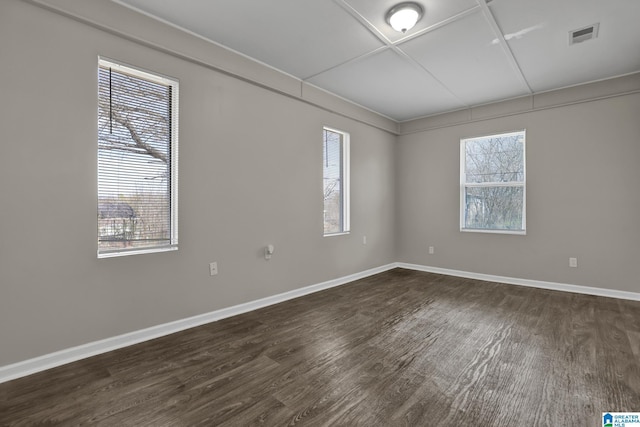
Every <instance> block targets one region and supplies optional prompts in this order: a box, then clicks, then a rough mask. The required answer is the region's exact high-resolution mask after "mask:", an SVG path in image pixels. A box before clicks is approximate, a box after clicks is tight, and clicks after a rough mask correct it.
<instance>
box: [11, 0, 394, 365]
mask: <svg viewBox="0 0 640 427" xmlns="http://www.w3.org/2000/svg"><path fill="white" fill-rule="evenodd" d="M104 3H105V2H103V4H104ZM106 3H110V2H106ZM98 55H103V56H106V57H109V58H113V59H116V60H119V61H123V62H125V63H129V64H132V65H135V66H138V67H141V68H146V69H149V70H153V71H155V72H158V73H162V74H166V75H169V76H172V77H176V78H178V79H179V80H180V167H179V170H180V176H179V198H180V201H179V202H180V203H179V217H180V218H179V220H180V224H179V234H180V236H179V238H180V249H179V251H177V252H170V253H159V254H149V255H137V256H129V257H121V258H110V259H100V260H98V259H97V258H96V248H97V243H96V227H97V222H96V186H97V184H96V181H97V180H96V144H97V142H96V135H97V129H96V120H97V119H96V117H97V110H96V105H97V104H96V102H97V86H96V84H97V59H98ZM0 58H1V66H0V73H1V75H0V85H1V87H0V93H1V94H2V100H3V102H1V103H0V129H1V132H2V133H1V136H0V138H1V141H2V156H0V194H1V195H2V209H1V210H0V224H1V227H2V231H1V233H0V236H1V237H0V294H1V295H0V366H3V365H7V364H10V363H13V362H18V361H21V360H25V359H28V358H32V357H36V356H39V355H43V354H46V353H50V352H54V351H56V350H61V349H65V348H68V347H72V346H76V345H80V344H83V343H87V342H91V341H95V340H99V339H103V338H108V337H112V336H115V335H118V334H122V333H126V332H129V331H135V330H139V329H142V328H145V327H149V326H153V325H158V324H161V323H165V322H169V321H173V320H177V319H182V318H185V317H189V316H193V315H197V314H201V313H206V312H210V311H213V310H216V309H220V308H224V307H229V306H232V305H235V304H239V303H243V302H247V301H252V300H255V299H258V298H262V297H265V296H270V295H274V294H278V293H281V292H285V291H289V290H293V289H296V288H300V287H303V286H307V285H312V284H316V283H320V282H323V281H326V280H330V279H334V278H337V277H342V276H345V275H348V274H352V273H356V272H361V271H364V270H366V269H369V268H373V267H378V266H381V265H385V264H388V263H390V262H393V261H395V253H394V246H393V244H394V243H393V242H394V234H393V231H394V230H393V227H394V225H395V218H394V204H395V203H394V191H393V177H394V176H393V173H394V151H393V150H394V144H395V136H393V135H392V134H390V133H388V132H385V131H381V130H378V129H377V128H375V127H372V126H369V125H366V124H363V123H361V122H360V121H354V120H351V119H348V118H345V117H344V116H341V115H336V114H332V113H330V112H327V111H326V110H323V109H320V108H317V107H315V106H312V105H309V104H307V103H304V102H301V101H299V100H296V99H294V98H292V97H290V96H283V95H282V94H279V93H277V92H274V91H271V90H267V89H264V88H261V87H259V86H256V85H253V84H249V83H247V82H245V81H242V80H239V79H236V78H233V77H230V76H228V75H225V74H221V73H218V72H215V71H212V70H211V69H210V68H207V67H204V66H200V65H196V64H194V63H192V62H190V61H185V60H182V59H178V58H176V57H174V56H172V55H167V54H165V53H161V52H158V51H157V50H154V49H149V48H147V47H143V46H141V45H140V44H137V43H133V42H131V41H127V40H125V39H123V38H120V37H116V36H114V35H110V34H108V33H106V32H103V31H100V30H97V29H95V28H92V27H89V26H87V25H85V24H81V23H79V22H76V21H75V20H71V19H68V18H66V17H63V16H60V15H58V14H54V13H52V12H49V11H46V10H44V9H41V8H39V7H35V6H32V5H29V4H25V3H24V2H21V1H3V2H2V4H1V5H0ZM323 125H327V126H331V127H333V128H337V129H340V130H344V131H347V132H349V133H350V134H351V185H352V187H351V188H352V200H351V214H352V216H351V224H352V233H351V235H346V236H336V237H329V238H325V237H323V236H322V234H323V222H322V221H323V219H322V210H323V202H322V127H323ZM363 235H366V236H367V238H368V244H367V245H366V246H365V245H363V244H362V236H363ZM267 243H272V244H274V245H275V254H274V255H273V258H272V259H271V260H270V261H269V262H267V261H265V259H264V256H263V252H262V251H263V247H264V245H266V244H267ZM210 261H217V262H218V266H219V270H220V274H219V275H218V276H215V277H210V276H209V270H208V264H209V262H210Z"/></svg>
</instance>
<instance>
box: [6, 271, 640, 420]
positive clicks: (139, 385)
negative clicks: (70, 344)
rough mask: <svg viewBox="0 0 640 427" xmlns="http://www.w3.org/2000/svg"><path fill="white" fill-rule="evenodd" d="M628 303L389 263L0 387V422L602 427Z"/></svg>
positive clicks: (623, 405)
mask: <svg viewBox="0 0 640 427" xmlns="http://www.w3.org/2000/svg"><path fill="white" fill-rule="evenodd" d="M603 411H618V412H622V411H640V302H635V301H624V300H616V299H610V298H603V297H595V296H588V295H579V294H571V293H562V292H555V291H547V290H540V289H532V288H525V287H519V286H513V285H504V284H498V283H489V282H482V281H477V280H471V279H461V278H455V277H449V276H442V275H437V274H431V273H423V272H415V271H410V270H403V269H395V270H391V271H388V272H385V273H382V274H378V275H376V276H372V277H369V278H366V279H362V280H359V281H356V282H353V283H351V284H348V285H344V286H341V287H338V288H333V289H329V290H326V291H322V292H318V293H315V294H312V295H308V296H305V297H302V298H298V299H295V300H291V301H287V302H284V303H281V304H277V305H274V306H270V307H267V308H264V309H261V310H257V311H254V312H251V313H247V314H243V315H240V316H236V317H233V318H229V319H225V320H222V321H219V322H216V323H212V324H208V325H204V326H201V327H198V328H194V329H190V330H188V331H184V332H180V333H177V334H173V335H170V336H167V337H163V338H159V339H155V340H153V341H148V342H146V343H142V344H139V345H135V346H131V347H128V348H124V349H120V350H116V351H113V352H110V353H106V354H102V355H99V356H95V357H92V358H90V359H86V360H82V361H79V362H75V363H72V364H69V365H65V366H61V367H58V368H55V369H51V370H49V371H46V372H41V373H38V374H34V375H31V376H29V377H26V378H21V379H17V380H14V381H11V382H8V383H5V384H0V425H2V426H5V425H6V426H31V425H65V426H66V425H98V426H214V425H215V426H218V425H220V426H250V425H265V426H294V425H304V426H580V427H582V426H587V427H588V426H594V427H595V426H598V427H599V426H601V425H602V423H601V414H602V412H603Z"/></svg>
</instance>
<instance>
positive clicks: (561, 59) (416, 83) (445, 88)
mask: <svg viewBox="0 0 640 427" xmlns="http://www.w3.org/2000/svg"><path fill="white" fill-rule="evenodd" d="M116 1H117V2H118V3H121V4H124V5H126V6H129V7H132V8H134V9H136V10H138V11H141V12H144V13H146V14H149V15H152V16H154V17H157V18H159V19H161V20H164V21H167V22H169V23H171V24H173V25H176V26H178V27H181V28H183V29H186V30H188V31H190V32H193V33H196V34H198V35H200V36H202V37H204V38H207V39H209V40H212V41H214V42H216V43H219V44H222V45H224V46H226V47H228V48H231V49H233V50H235V51H237V52H240V53H242V54H245V55H247V56H249V57H252V58H254V59H257V60H259V61H261V62H263V63H265V64H268V65H270V66H272V67H274V68H277V69H279V70H281V71H284V72H286V73H288V74H291V75H293V76H295V77H297V78H299V79H301V80H302V81H305V82H308V83H310V84H313V85H316V86H318V87H320V88H323V89H325V90H328V91H329V92H332V93H335V94H337V95H339V96H341V97H343V98H347V99H349V100H351V101H353V102H355V103H357V104H360V105H362V106H364V107H366V108H369V109H371V110H373V111H375V112H378V113H380V114H383V115H385V116H387V117H389V118H392V119H394V120H397V121H405V120H411V119H415V118H418V117H424V116H428V115H432V114H437V113H441V112H445V111H452V110H457V109H461V108H466V107H471V106H474V105H479V104H485V103H489V102H493V101H498V100H503V99H509V98H514V97H519V96H524V95H530V94H532V93H538V92H543V91H548V90H552V89H557V88H561V87H566V86H571V85H576V84H581V83H586V82H591V81H595V80H602V79H606V78H610V77H615V76H620V75H624V74H629V73H633V72H638V71H640V23H639V22H638V21H640V0H489V2H488V3H487V2H486V1H485V0H417V2H418V3H420V4H421V5H422V6H423V8H424V10H425V15H424V16H423V18H422V19H421V20H420V21H419V22H418V24H417V25H416V26H415V27H414V28H413V29H411V30H410V31H408V32H407V33H406V34H401V33H398V32H396V31H394V30H393V29H392V28H391V27H390V26H389V25H388V24H387V23H386V22H385V13H386V12H387V10H389V9H390V8H391V7H392V6H394V5H395V4H397V3H399V2H400V0H268V1H267V0H163V1H158V0H116ZM595 23H599V24H600V28H599V35H598V37H597V38H596V39H593V40H588V41H586V42H583V43H580V44H574V45H569V31H571V30H575V29H579V28H583V27H586V26H588V25H591V24H595Z"/></svg>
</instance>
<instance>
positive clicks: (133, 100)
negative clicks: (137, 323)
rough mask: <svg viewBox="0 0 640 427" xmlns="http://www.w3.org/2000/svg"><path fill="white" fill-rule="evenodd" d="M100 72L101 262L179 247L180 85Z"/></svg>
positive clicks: (138, 74)
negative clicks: (106, 258) (119, 256)
mask: <svg viewBox="0 0 640 427" xmlns="http://www.w3.org/2000/svg"><path fill="white" fill-rule="evenodd" d="M98 65H99V67H98V209H97V210H98V257H99V258H104V257H109V256H118V255H127V254H134V253H148V252H158V251H166V250H175V249H177V248H178V247H177V245H178V222H177V221H178V216H177V212H178V206H177V200H178V198H177V196H178V194H177V190H178V185H177V184H178V181H177V180H178V169H177V167H178V157H177V155H178V82H177V81H175V80H171V79H169V78H166V77H162V76H158V75H154V74H150V73H147V72H144V71H140V70H137V69H134V68H130V67H127V66H124V65H121V64H117V63H114V62H111V61H107V60H103V59H100V60H99V64H98Z"/></svg>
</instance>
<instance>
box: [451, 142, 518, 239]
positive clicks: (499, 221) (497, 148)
mask: <svg viewBox="0 0 640 427" xmlns="http://www.w3.org/2000/svg"><path fill="white" fill-rule="evenodd" d="M525 183H526V174H525V131H524V130H523V131H518V132H510V133H503V134H499V135H489V136H482V137H477V138H466V139H462V140H461V141H460V230H461V231H477V232H491V233H509V234H525V233H526V185H525Z"/></svg>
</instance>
